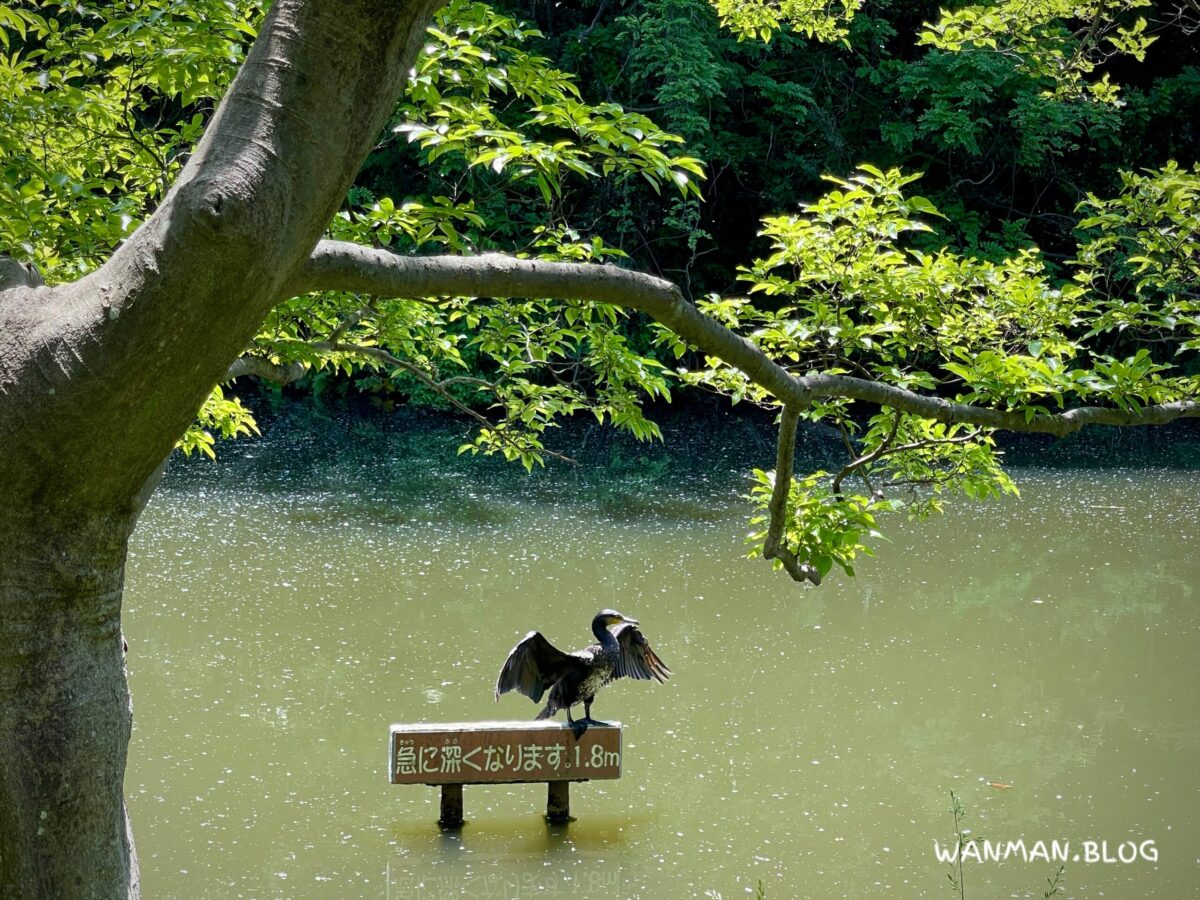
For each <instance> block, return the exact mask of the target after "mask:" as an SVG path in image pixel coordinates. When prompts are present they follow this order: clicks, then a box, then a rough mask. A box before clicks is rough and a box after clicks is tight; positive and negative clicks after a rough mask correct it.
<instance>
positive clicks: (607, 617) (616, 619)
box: [592, 609, 638, 628]
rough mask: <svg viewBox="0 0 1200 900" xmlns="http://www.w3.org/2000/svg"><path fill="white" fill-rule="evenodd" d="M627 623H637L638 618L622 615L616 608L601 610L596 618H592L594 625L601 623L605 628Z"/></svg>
mask: <svg viewBox="0 0 1200 900" xmlns="http://www.w3.org/2000/svg"><path fill="white" fill-rule="evenodd" d="M625 623H629V624H630V625H637V624H638V620H637V619H631V618H629V617H628V616H625V615H622V614H621V613H619V612H617V611H616V610H615V609H602V610H600V612H598V613H596V618H594V619H593V620H592V624H593V625H595V624H599V625H602V626H603V627H604V628H612V627H613V626H614V625H623V624H625Z"/></svg>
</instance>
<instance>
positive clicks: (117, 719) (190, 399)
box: [0, 0, 440, 900]
mask: <svg viewBox="0 0 1200 900" xmlns="http://www.w3.org/2000/svg"><path fill="white" fill-rule="evenodd" d="M439 2H440V0H391V2H382V0H276V2H275V3H273V4H272V7H271V11H270V12H269V14H268V16H267V19H266V21H265V22H264V24H263V27H262V30H261V32H260V36H259V38H258V40H256V41H255V44H254V47H253V49H252V50H251V52H250V54H249V55H248V56H247V59H246V62H245V63H244V64H243V66H242V69H241V71H240V72H239V74H238V77H237V79H236V80H235V82H234V84H233V86H232V87H231V88H230V90H229V92H228V94H227V95H226V96H225V98H224V99H223V100H222V101H221V105H220V107H219V108H218V111H217V114H216V115H215V117H214V118H213V121H212V122H211V123H210V124H209V127H208V129H207V130H206V132H205V135H204V138H203V139H202V140H201V142H200V144H199V145H198V146H197V147H196V149H195V152H194V153H193V154H192V157H191V159H190V161H189V162H188V164H187V166H186V167H185V168H184V171H183V172H182V173H181V175H180V177H179V179H178V181H177V182H176V184H175V186H174V187H173V188H172V190H171V192H170V194H169V195H168V196H167V198H166V199H165V200H164V202H163V203H162V205H161V206H159V208H158V210H157V211H156V212H155V214H154V215H153V216H151V218H150V219H149V220H148V221H147V222H146V223H145V225H143V226H142V228H140V229H138V231H137V232H135V233H134V234H133V235H132V236H130V238H129V239H128V240H127V241H126V242H125V243H124V244H123V245H122V246H121V247H120V248H119V249H118V250H117V251H116V252H115V253H114V254H113V256H112V258H110V259H109V261H108V262H107V263H106V264H105V265H104V266H103V267H101V268H100V269H99V270H97V271H96V272H94V273H92V274H91V275H89V276H87V277H85V278H83V279H81V280H80V281H78V282H75V283H74V284H70V285H61V286H58V287H54V288H45V287H37V286H35V283H34V282H33V281H31V280H30V279H29V278H28V277H23V276H22V277H15V278H13V277H9V275H3V281H2V282H0V486H2V488H3V495H2V497H0V897H3V898H5V900H8V898H10V897H54V898H72V897H106V898H113V897H136V896H137V895H138V893H139V887H138V871H137V862H136V858H135V856H134V852H133V841H132V838H131V836H130V829H129V824H128V816H127V814H126V809H125V803H124V800H123V783H124V777H125V760H126V756H127V752H128V745H129V733H130V725H131V709H130V700H129V691H128V686H127V682H126V678H125V666H124V658H123V654H122V640H121V624H120V616H121V591H122V587H123V580H124V566H125V554H126V547H127V543H128V539H129V534H130V532H131V531H132V529H133V525H134V522H135V521H136V519H137V513H138V512H139V511H140V509H141V506H142V505H143V503H144V500H145V493H146V487H145V486H146V485H147V484H153V482H154V480H155V472H156V470H157V469H158V468H159V467H160V466H161V464H162V460H163V458H164V457H165V456H166V455H167V454H168V453H169V452H170V450H171V448H172V446H173V445H174V443H175V441H176V440H177V439H178V437H179V436H180V434H182V432H183V430H184V428H185V427H186V426H187V424H188V422H189V421H191V419H192V418H193V417H194V416H195V413H196V409H197V408H198V407H199V405H200V403H201V401H202V400H203V399H204V397H205V396H206V395H207V394H208V392H209V391H210V390H211V388H212V385H213V384H214V383H215V382H217V381H218V380H219V379H220V378H221V377H222V376H223V375H224V373H225V372H226V371H227V370H228V368H229V364H230V363H231V362H232V361H233V360H234V359H235V358H236V357H237V356H238V355H239V354H240V353H241V352H242V350H243V349H244V348H245V346H246V344H247V342H248V341H249V340H250V339H251V338H252V336H253V334H254V333H255V331H256V330H257V328H258V327H259V325H260V324H261V323H262V320H263V318H264V316H265V315H266V313H267V312H268V310H269V309H270V308H271V306H272V305H273V304H274V303H276V302H278V301H279V299H281V298H280V296H279V293H280V288H281V286H282V285H283V284H284V283H285V282H286V281H287V280H288V278H289V277H290V275H291V274H292V272H293V271H294V270H295V269H296V268H297V267H298V266H299V265H301V264H302V263H303V262H304V260H305V259H306V258H307V257H308V255H309V253H310V251H311V250H312V248H313V246H314V245H315V244H316V243H317V240H318V238H319V237H320V235H321V232H322V230H323V229H324V228H325V227H326V226H327V225H328V223H329V221H330V219H331V217H332V215H333V213H334V211H335V210H336V209H337V207H338V204H339V203H340V202H341V201H342V199H343V198H344V196H345V192H346V189H347V187H349V185H350V183H351V182H352V180H353V178H354V174H355V172H356V171H357V170H358V167H359V165H360V164H361V162H362V159H363V157H364V156H365V155H366V154H367V152H368V151H369V150H370V148H371V146H372V144H373V143H374V141H375V140H376V138H377V137H378V135H379V132H380V129H381V128H382V127H383V124H384V122H385V121H386V119H387V116H388V114H389V113H390V112H391V110H392V108H393V106H394V104H395V101H396V99H397V97H398V96H399V93H400V90H401V88H402V87H403V84H404V80H405V77H406V74H407V72H408V70H409V68H410V67H411V66H412V65H413V63H414V61H415V59H416V54H417V51H418V49H419V48H420V46H421V43H422V40H423V38H424V34H425V27H426V25H427V24H428V22H429V17H430V15H431V14H432V12H433V10H434V9H435V8H436V7H437V6H438V5H439ZM6 271H7V270H6ZM0 274H2V273H0ZM9 274H11V273H9ZM18 275H19V273H18ZM14 285H15V287H14Z"/></svg>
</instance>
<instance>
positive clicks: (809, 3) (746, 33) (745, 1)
mask: <svg viewBox="0 0 1200 900" xmlns="http://www.w3.org/2000/svg"><path fill="white" fill-rule="evenodd" d="M712 4H713V6H714V7H715V8H716V10H717V14H718V15H719V16H720V17H721V22H722V24H724V25H725V26H726V27H727V28H729V30H730V31H732V32H733V33H734V34H736V35H737V36H738V37H739V38H753V39H757V40H761V41H769V40H770V39H771V36H772V35H773V34H774V33H775V32H777V31H779V29H781V28H783V27H785V26H786V27H790V28H793V29H795V30H796V31H798V32H800V33H801V34H804V35H805V36H807V37H810V38H815V39H816V40H820V41H834V40H839V39H844V38H845V37H846V28H847V26H848V25H849V24H850V21H851V20H852V19H853V18H854V14H855V13H856V12H857V11H858V10H859V8H860V7H861V6H862V0H837V2H834V3H829V2H826V0H712Z"/></svg>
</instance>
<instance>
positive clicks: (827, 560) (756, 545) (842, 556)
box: [746, 469, 896, 578]
mask: <svg viewBox="0 0 1200 900" xmlns="http://www.w3.org/2000/svg"><path fill="white" fill-rule="evenodd" d="M829 483H830V475H829V473H828V472H813V473H812V474H810V475H807V476H804V477H801V478H793V479H792V482H791V484H790V485H789V492H788V517H787V520H786V523H785V526H784V530H783V535H782V539H783V543H784V544H785V545H786V546H787V547H788V549H789V550H790V551H791V552H792V553H794V554H795V556H796V558H797V559H799V560H800V561H801V562H804V563H807V564H808V565H811V566H812V567H813V568H814V569H815V570H816V571H817V574H818V575H819V576H820V577H821V578H824V577H825V576H826V575H828V574H829V572H830V570H831V569H832V568H833V567H834V566H835V565H836V566H838V567H840V568H841V569H842V570H843V571H844V572H845V573H846V574H847V575H853V574H854V560H855V559H856V558H857V557H858V556H860V555H863V556H874V555H875V554H874V553H873V552H872V550H871V548H870V547H869V546H867V544H866V543H865V542H866V541H867V540H879V539H881V538H882V537H883V535H882V534H880V533H879V532H878V531H877V530H876V528H875V516H876V514H877V513H879V512H887V511H890V510H892V509H894V508H896V504H895V503H893V502H891V501H888V500H882V499H878V498H872V497H868V496H864V495H861V494H848V493H847V494H834V493H833V492H832V491H831V490H830V487H829ZM774 488H775V473H774V472H764V471H763V470H761V469H755V470H754V471H753V473H752V482H751V485H750V496H749V499H750V501H751V502H752V503H753V504H754V505H755V507H757V508H758V509H759V510H760V512H759V513H758V514H756V515H754V516H753V517H752V518H751V519H750V524H751V526H755V528H754V530H753V531H751V533H750V534H749V535H747V537H746V542H747V543H748V544H750V545H751V549H750V554H749V555H750V556H751V557H757V556H761V555H762V545H763V542H764V540H765V539H766V536H767V528H766V526H767V524H768V522H769V519H770V516H769V514H768V513H767V507H768V506H769V504H770V501H771V494H772V492H773V491H774ZM774 565H775V568H777V569H778V568H782V564H781V563H780V562H779V561H778V560H776V561H775V563H774Z"/></svg>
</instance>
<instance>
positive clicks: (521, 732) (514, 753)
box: [388, 722, 621, 785]
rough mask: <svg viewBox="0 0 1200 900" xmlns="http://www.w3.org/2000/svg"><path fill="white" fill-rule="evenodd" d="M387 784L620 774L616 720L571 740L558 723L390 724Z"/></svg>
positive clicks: (566, 778) (567, 778) (581, 778)
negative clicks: (389, 782) (388, 782)
mask: <svg viewBox="0 0 1200 900" xmlns="http://www.w3.org/2000/svg"><path fill="white" fill-rule="evenodd" d="M388 747H389V750H388V780H389V781H391V783H392V784H431V785H436V784H504V783H510V782H518V781H589V780H591V779H600V778H620V777H621V723H620V722H613V723H611V724H609V725H592V726H590V727H589V728H588V729H587V731H585V732H584V733H583V735H582V736H581V737H580V738H579V739H578V740H576V738H575V734H574V732H572V731H571V729H570V728H569V727H567V725H565V724H563V723H561V722H462V723H454V722H452V723H446V724H442V723H437V724H434V723H419V724H416V725H393V726H392V731H391V741H390V743H389V744H388Z"/></svg>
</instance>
